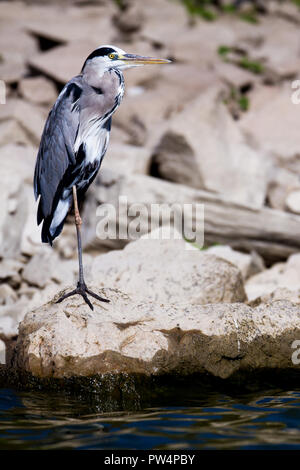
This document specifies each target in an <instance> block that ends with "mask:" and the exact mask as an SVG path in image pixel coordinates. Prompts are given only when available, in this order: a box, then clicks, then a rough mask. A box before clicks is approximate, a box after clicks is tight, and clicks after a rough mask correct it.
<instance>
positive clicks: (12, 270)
mask: <svg viewBox="0 0 300 470" xmlns="http://www.w3.org/2000/svg"><path fill="white" fill-rule="evenodd" d="M22 269H23V263H21V262H20V261H18V260H16V259H13V258H12V259H8V258H7V259H3V260H2V261H1V264H0V282H1V283H3V282H6V283H7V284H9V285H10V286H11V287H13V288H14V289H17V288H18V287H19V286H20V284H21V276H20V272H21V270H22Z"/></svg>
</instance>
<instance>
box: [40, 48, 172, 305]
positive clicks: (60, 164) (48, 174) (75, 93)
mask: <svg viewBox="0 0 300 470" xmlns="http://www.w3.org/2000/svg"><path fill="white" fill-rule="evenodd" d="M168 62H170V61H169V60H165V59H157V58H153V57H144V56H138V55H135V54H127V53H125V51H123V50H122V49H120V48H118V47H115V46H111V45H105V46H100V47H99V48H97V49H96V50H94V51H93V52H92V53H91V54H90V55H89V56H88V57H87V59H86V60H85V62H84V64H83V67H82V70H81V73H80V74H79V75H77V76H76V77H74V78H72V79H71V80H70V81H69V82H68V83H67V84H66V85H65V87H64V88H63V90H62V91H61V93H60V95H59V96H58V98H57V100H56V102H55V104H54V106H53V108H52V109H51V111H50V113H49V116H48V118H47V121H46V123H45V127H44V130H43V134H42V137H41V142H40V146H39V151H38V155H37V160H36V166H35V173H34V193H35V198H36V199H38V198H39V205H38V210H37V223H38V225H39V224H40V223H41V222H43V226H42V232H41V238H42V242H44V243H50V245H52V242H53V240H54V239H55V238H56V237H57V236H58V235H59V234H60V233H61V231H62V229H63V225H64V222H65V219H66V217H67V215H68V212H69V210H70V209H71V207H72V206H74V212H75V225H76V232H77V247H78V260H79V279H78V283H77V287H76V289H74V290H72V291H71V292H69V293H67V294H65V295H63V296H62V297H60V299H59V300H58V302H61V301H62V300H64V299H66V298H67V297H70V296H72V295H75V294H79V295H81V296H82V297H83V299H84V300H85V302H86V303H87V304H88V305H89V307H90V308H91V309H92V310H93V305H92V303H91V302H90V300H89V298H88V296H87V294H89V295H90V296H92V297H94V298H96V299H97V300H100V301H103V302H109V300H108V299H104V298H102V297H100V296H99V295H97V294H95V293H94V292H92V291H91V290H90V289H88V288H87V286H86V283H85V281H84V275H83V263H82V246H81V224H82V221H81V218H80V213H79V209H78V202H80V201H81V200H82V198H83V195H84V193H85V192H86V190H87V189H88V187H89V186H90V184H91V183H92V181H93V180H94V178H95V177H96V175H97V172H98V170H99V168H100V165H101V161H102V159H103V157H104V154H105V152H106V150H107V146H108V141H109V133H110V128H111V119H112V115H113V113H114V112H115V111H116V109H117V108H118V106H119V105H120V103H121V100H122V98H123V95H124V77H123V73H122V71H123V70H125V69H128V68H131V67H137V66H141V65H144V64H165V63H168Z"/></svg>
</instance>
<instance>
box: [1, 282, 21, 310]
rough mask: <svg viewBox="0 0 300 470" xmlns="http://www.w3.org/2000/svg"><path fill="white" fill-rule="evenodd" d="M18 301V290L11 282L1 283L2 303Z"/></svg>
mask: <svg viewBox="0 0 300 470" xmlns="http://www.w3.org/2000/svg"><path fill="white" fill-rule="evenodd" d="M16 301H17V294H16V292H15V291H14V290H13V289H12V288H11V287H10V285H9V284H0V305H8V304H9V305H11V304H13V303H14V302H16Z"/></svg>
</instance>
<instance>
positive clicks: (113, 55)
mask: <svg viewBox="0 0 300 470" xmlns="http://www.w3.org/2000/svg"><path fill="white" fill-rule="evenodd" d="M116 56H117V54H113V53H111V54H109V55H108V57H109V58H110V59H114V58H115V57H116Z"/></svg>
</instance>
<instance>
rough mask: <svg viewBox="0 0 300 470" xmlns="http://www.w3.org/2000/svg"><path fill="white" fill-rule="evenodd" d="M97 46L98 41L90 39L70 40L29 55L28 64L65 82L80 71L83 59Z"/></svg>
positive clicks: (57, 80)
mask: <svg viewBox="0 0 300 470" xmlns="http://www.w3.org/2000/svg"><path fill="white" fill-rule="evenodd" d="M104 44H106V42H104ZM98 46H99V42H96V41H91V40H83V41H80V42H74V43H73V42H72V43H70V44H67V45H63V46H58V47H55V48H52V49H49V50H48V51H46V52H42V53H40V54H37V55H35V56H33V57H31V59H30V60H29V65H30V66H31V67H33V68H34V69H35V70H37V71H39V72H40V73H42V74H44V75H46V76H47V77H50V78H52V79H53V80H55V81H56V82H59V83H61V84H65V83H66V82H67V81H68V80H70V79H71V78H72V77H74V76H75V75H78V74H79V73H80V70H81V68H82V66H83V63H84V61H85V59H86V58H87V56H88V55H89V54H90V53H91V51H93V50H94V49H96V47H98Z"/></svg>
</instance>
